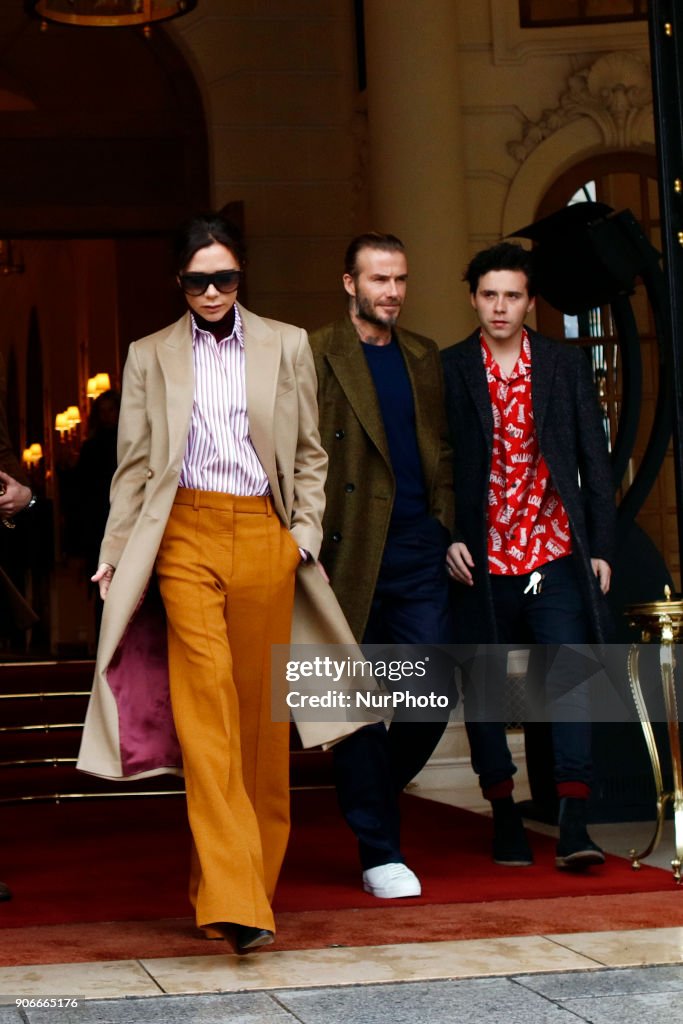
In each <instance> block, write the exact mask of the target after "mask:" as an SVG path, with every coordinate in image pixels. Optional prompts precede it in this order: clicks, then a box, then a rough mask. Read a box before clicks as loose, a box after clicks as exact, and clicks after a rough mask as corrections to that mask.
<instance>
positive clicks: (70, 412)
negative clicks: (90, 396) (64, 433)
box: [64, 405, 81, 430]
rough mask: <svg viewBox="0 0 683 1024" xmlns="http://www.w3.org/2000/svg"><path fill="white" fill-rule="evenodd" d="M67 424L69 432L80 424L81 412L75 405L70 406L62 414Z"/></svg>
mask: <svg viewBox="0 0 683 1024" xmlns="http://www.w3.org/2000/svg"><path fill="white" fill-rule="evenodd" d="M64 415H65V416H66V418H67V422H68V424H69V430H74V429H75V428H76V427H77V426H78V424H79V423H80V422H81V410H80V409H79V408H78V406H77V405H70V406H69V408H68V409H67V410H66V412H65V414H64Z"/></svg>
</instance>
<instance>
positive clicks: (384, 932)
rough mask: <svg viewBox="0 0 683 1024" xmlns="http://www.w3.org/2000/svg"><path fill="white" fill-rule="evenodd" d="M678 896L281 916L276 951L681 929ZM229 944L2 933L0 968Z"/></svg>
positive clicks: (150, 928) (137, 929)
mask: <svg viewBox="0 0 683 1024" xmlns="http://www.w3.org/2000/svg"><path fill="white" fill-rule="evenodd" d="M681 898H682V895H681V892H680V890H676V891H674V892H671V891H666V892H637V893H632V894H630V895H621V896H559V897H557V898H556V899H538V900H534V899H532V900H494V901H490V902H487V903H447V904H432V905H431V906H418V905H415V904H412V905H407V904H406V903H404V902H403V901H401V902H400V905H398V906H397V905H396V904H395V903H392V902H387V903H381V904H380V903H378V904H377V907H376V908H375V909H372V910H368V909H364V910H332V911H329V910H308V911H302V912H300V913H292V912H287V913H281V914H278V917H277V925H278V933H277V937H276V940H275V945H274V946H269V947H268V949H267V950H265V951H264V952H263V953H260V954H259V956H267V955H268V953H269V952H271V951H278V950H286V949H324V948H325V947H328V946H372V945H387V944H392V943H406V942H438V941H443V940H457V939H491V938H498V937H501V936H513V935H549V934H550V935H552V934H556V935H557V934H562V933H564V932H590V931H620V930H624V929H639V928H667V927H680V926H681V925H683V904H682V903H681ZM230 951H231V950H230V949H229V947H227V946H226V944H225V943H223V942H207V941H206V940H205V939H204V938H202V937H200V936H199V935H198V933H197V931H196V929H195V928H194V927H193V923H192V920H191V919H190V918H188V917H185V918H174V919H164V920H156V921H121V922H113V923H102V922H100V923H97V924H92V923H91V924H64V925H43V926H42V927H40V926H34V927H28V928H8V929H6V930H5V931H0V964H1V965H3V966H7V967H11V966H14V965H23V964H50V963H88V962H93V961H96V960H131V959H150V958H155V957H169V956H174V957H184V956H211V955H213V956H224V955H225V954H226V953H227V952H230Z"/></svg>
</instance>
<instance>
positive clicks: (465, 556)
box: [446, 540, 474, 587]
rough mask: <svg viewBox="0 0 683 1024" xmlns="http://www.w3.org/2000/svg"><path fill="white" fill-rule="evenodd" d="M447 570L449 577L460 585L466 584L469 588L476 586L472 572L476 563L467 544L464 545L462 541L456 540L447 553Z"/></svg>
mask: <svg viewBox="0 0 683 1024" xmlns="http://www.w3.org/2000/svg"><path fill="white" fill-rule="evenodd" d="M446 568H447V569H448V574H449V576H452V577H453V579H454V580H457V581H458V583H465V584H466V585H467V586H468V587H471V586H473V585H474V580H473V579H472V573H471V572H470V569H474V561H473V560H472V555H471V554H470V553H469V549H468V547H467V544H463V542H462V541H461V540H456V541H455V543H454V544H451V546H450V547H449V549H448V551H447V552H446Z"/></svg>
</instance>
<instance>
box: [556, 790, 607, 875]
mask: <svg viewBox="0 0 683 1024" xmlns="http://www.w3.org/2000/svg"><path fill="white" fill-rule="evenodd" d="M558 824H559V826H560V838H559V840H558V843H557V856H556V857H555V866H556V867H558V868H560V869H562V870H564V871H585V869H586V868H588V867H590V866H591V864H604V863H605V854H604V853H603V852H602V850H601V849H600V847H599V846H597V845H596V843H594V842H593V840H592V839H591V837H590V836H589V835H588V831H587V829H586V801H585V800H581V799H579V798H578V797H573V796H563V797H562V799H561V800H560V814H559V819H558Z"/></svg>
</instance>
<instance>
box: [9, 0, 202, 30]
mask: <svg viewBox="0 0 683 1024" xmlns="http://www.w3.org/2000/svg"><path fill="white" fill-rule="evenodd" d="M26 6H27V8H28V11H29V13H31V14H34V15H35V16H36V17H39V18H42V19H43V22H44V23H45V22H48V21H56V22H59V23H60V24H62V25H81V26H83V27H84V28H130V27H131V26H136V25H142V26H144V27H145V28H149V26H150V25H151V24H152V23H153V22H156V21H168V20H169V18H177V17H179V16H180V15H182V14H187V13H188V12H189V11H192V10H194V8H195V7H196V6H197V0H27V5H26Z"/></svg>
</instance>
